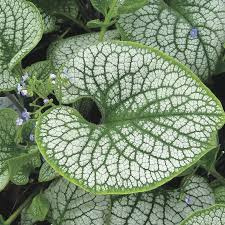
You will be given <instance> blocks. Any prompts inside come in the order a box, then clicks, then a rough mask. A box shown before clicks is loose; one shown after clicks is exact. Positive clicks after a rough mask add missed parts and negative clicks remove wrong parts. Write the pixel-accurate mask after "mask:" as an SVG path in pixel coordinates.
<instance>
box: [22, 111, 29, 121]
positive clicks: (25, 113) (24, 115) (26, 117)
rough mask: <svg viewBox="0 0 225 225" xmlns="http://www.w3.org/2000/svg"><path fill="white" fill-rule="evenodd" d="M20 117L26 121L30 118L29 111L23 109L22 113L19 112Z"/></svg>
mask: <svg viewBox="0 0 225 225" xmlns="http://www.w3.org/2000/svg"><path fill="white" fill-rule="evenodd" d="M21 117H22V119H23V120H25V121H27V120H29V119H30V113H29V112H27V110H26V109H25V110H24V111H23V112H22V113H21Z"/></svg>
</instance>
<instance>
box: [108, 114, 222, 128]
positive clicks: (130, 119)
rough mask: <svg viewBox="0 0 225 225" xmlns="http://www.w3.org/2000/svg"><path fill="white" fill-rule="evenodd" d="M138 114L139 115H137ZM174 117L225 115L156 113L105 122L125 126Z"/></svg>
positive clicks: (218, 115) (217, 115)
mask: <svg viewBox="0 0 225 225" xmlns="http://www.w3.org/2000/svg"><path fill="white" fill-rule="evenodd" d="M135 114H137V113H135ZM174 116H180V117H183V116H208V117H212V116H214V117H222V116H223V114H220V113H205V112H203V113H196V112H193V113H163V114H162V113H161V114H160V113H155V114H148V115H146V116H139V117H138V116H133V117H129V116H128V117H127V118H120V119H117V120H110V119H109V120H105V121H104V124H105V125H108V124H109V125H111V124H124V123H128V122H130V121H135V120H149V118H160V117H174Z"/></svg>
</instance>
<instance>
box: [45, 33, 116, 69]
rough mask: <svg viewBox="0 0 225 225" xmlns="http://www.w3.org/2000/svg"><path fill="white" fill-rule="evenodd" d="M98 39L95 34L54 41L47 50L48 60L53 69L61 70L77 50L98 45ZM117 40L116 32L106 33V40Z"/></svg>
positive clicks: (97, 34)
mask: <svg viewBox="0 0 225 225" xmlns="http://www.w3.org/2000/svg"><path fill="white" fill-rule="evenodd" d="M98 38H99V33H98V32H97V33H89V34H83V35H77V36H74V37H69V38H66V39H62V40H59V41H56V42H54V43H52V44H51V46H50V47H49V49H48V59H49V60H51V61H52V63H53V66H54V68H55V69H57V70H58V69H60V68H62V66H63V64H64V63H66V62H67V61H68V60H69V59H71V58H73V57H74V55H75V54H76V53H77V52H79V50H81V49H84V48H86V47H88V46H91V45H95V44H97V43H99V40H98ZM118 38H119V34H118V32H117V31H115V30H113V31H108V32H106V35H105V39H106V40H113V39H118Z"/></svg>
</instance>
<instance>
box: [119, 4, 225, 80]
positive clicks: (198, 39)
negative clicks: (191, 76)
mask: <svg viewBox="0 0 225 225" xmlns="http://www.w3.org/2000/svg"><path fill="white" fill-rule="evenodd" d="M224 13H225V3H224V2H223V1H222V0H202V1H198V0H171V1H162V0H150V1H149V4H148V5H146V6H144V7H143V8H141V9H139V10H138V11H136V12H134V13H132V14H125V15H122V16H121V17H120V19H119V21H118V27H119V30H120V31H121V33H122V34H123V36H124V38H126V39H129V40H132V41H137V42H140V43H143V44H146V45H149V46H152V47H156V48H158V49H160V50H162V51H164V52H166V53H167V54H169V55H171V56H172V57H175V58H177V59H178V60H179V61H181V62H183V63H184V64H186V65H187V66H189V68H190V69H191V70H192V71H193V72H194V73H196V74H197V75H198V76H199V77H200V78H201V79H202V80H203V81H206V80H207V79H208V77H209V76H210V75H212V74H213V72H214V71H215V68H216V64H217V61H218V59H219V58H220V56H221V53H222V49H223V48H222V45H223V43H224V42H225V29H224V27H225V26H224V25H225V19H224Z"/></svg>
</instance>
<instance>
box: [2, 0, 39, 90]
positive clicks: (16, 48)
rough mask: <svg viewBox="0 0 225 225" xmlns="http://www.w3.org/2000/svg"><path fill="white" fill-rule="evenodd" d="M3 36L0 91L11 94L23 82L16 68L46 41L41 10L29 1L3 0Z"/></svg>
mask: <svg viewBox="0 0 225 225" xmlns="http://www.w3.org/2000/svg"><path fill="white" fill-rule="evenodd" d="M0 34H1V36H0V74H1V76H0V91H8V90H12V89H14V88H15V87H16V84H17V83H18V81H19V79H20V78H19V74H18V72H17V71H16V70H15V69H14V67H15V66H16V65H17V64H19V63H20V61H21V60H22V59H23V58H24V57H25V56H26V55H27V54H28V53H29V52H30V51H31V50H32V49H33V48H34V47H35V46H36V45H37V44H38V42H39V41H40V39H41V37H42V34H43V22H42V17H41V15H40V13H39V11H38V9H37V8H36V7H35V6H34V5H33V4H32V3H30V2H28V1H26V0H7V1H5V0H0Z"/></svg>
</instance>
